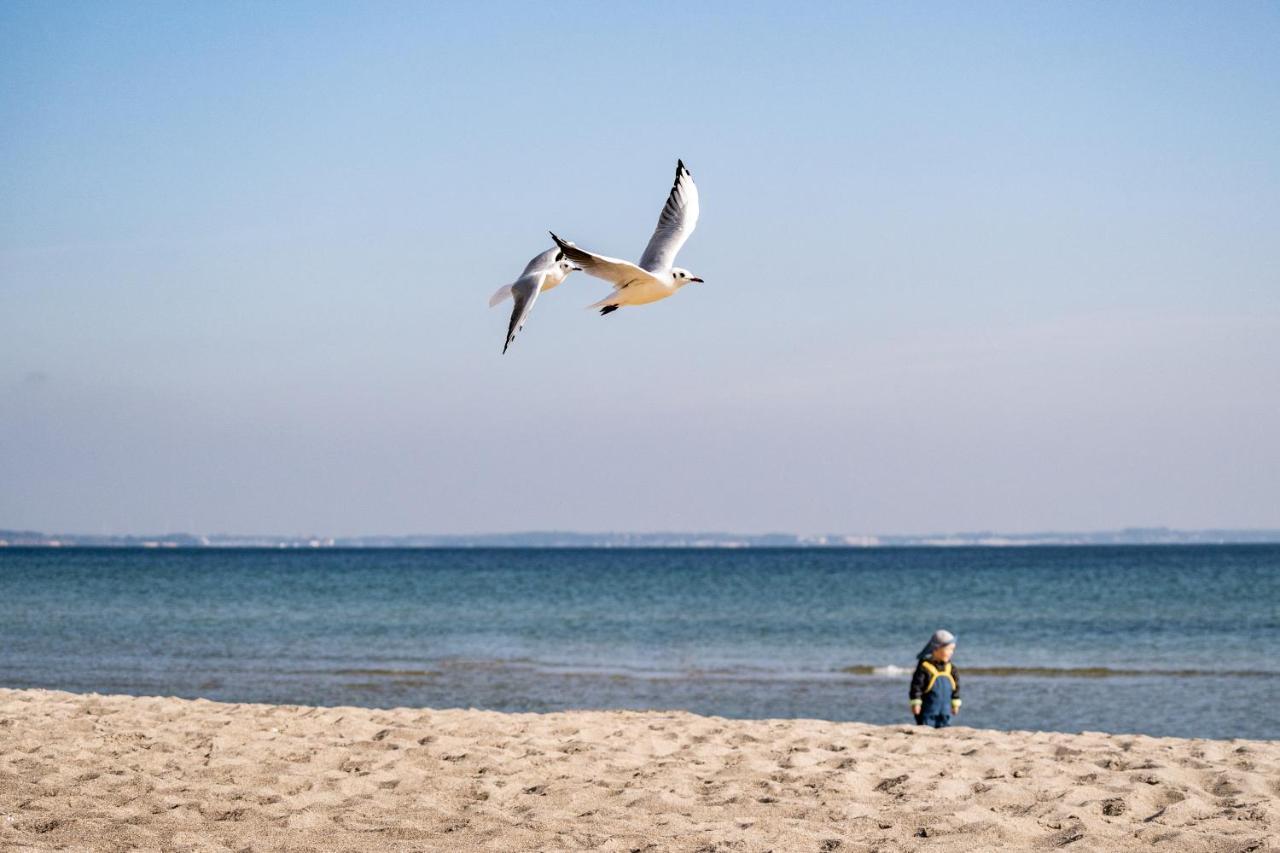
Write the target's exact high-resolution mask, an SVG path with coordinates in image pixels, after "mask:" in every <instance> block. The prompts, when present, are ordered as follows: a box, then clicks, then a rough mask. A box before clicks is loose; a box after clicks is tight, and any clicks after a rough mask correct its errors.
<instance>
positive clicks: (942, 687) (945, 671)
mask: <svg viewBox="0 0 1280 853" xmlns="http://www.w3.org/2000/svg"><path fill="white" fill-rule="evenodd" d="M955 651H956V637H955V634H952V633H951V632H950V631H935V632H934V634H933V637H931V638H930V639H929V644H928V645H926V646H925V647H924V649H922V650H921V652H920V654H918V655H916V660H917V661H919V663H917V664H916V672H915V675H913V676H911V694H910V695H911V713H912V714H914V715H915V718H916V725H917V726H933V727H934V728H935V729H940V728H943V727H945V726H949V725H951V715H952V714H959V713H960V673H959V672H957V671H956V668H955V667H954V666H952V665H951V656H952V655H953V654H955Z"/></svg>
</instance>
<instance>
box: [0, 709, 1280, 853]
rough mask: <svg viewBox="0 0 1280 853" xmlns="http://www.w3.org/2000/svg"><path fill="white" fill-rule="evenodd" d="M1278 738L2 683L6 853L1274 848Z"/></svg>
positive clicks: (1, 833)
mask: <svg viewBox="0 0 1280 853" xmlns="http://www.w3.org/2000/svg"><path fill="white" fill-rule="evenodd" d="M1278 801H1280V743H1277V742H1274V741H1211V740H1182V739H1174V738H1149V737H1141V736H1131V735H1108V734H1101V733H1085V734H1043V733H1030V732H997V731H986V730H979V729H967V728H954V729H951V730H949V731H934V730H927V729H917V728H915V727H910V726H902V727H896V726H869V725H861V724H856V723H829V722H823V721H818V720H758V721H740V720H726V719H721V718H714V717H699V716H695V715H692V714H687V713H678V712H676V713H664V712H651V713H637V712H614V711H593V712H569V713H557V714H542V715H535V714H500V713H493V712H484V711H473V710H466V711H463V710H448V711H433V710H420V709H411V708H398V709H393V710H371V709H366V708H312V707H299V706H275V705H238V704H221V703H215V702H208V701H203V700H197V701H190V700H182V699H172V698H137V697H129V696H99V695H78V694H71V693H62V692H54V691H46V690H0V848H3V849H12V850H26V849H31V850H47V849H68V850H133V849H148V850H235V851H244V850H273V849H291V850H588V849H589V850H620V851H634V850H643V851H660V850H682V851H711V850H745V851H757V850H760V851H763V850H777V851H832V850H867V851H870V850H884V851H890V850H930V849H939V850H941V849H946V850H951V851H956V850H992V849H1011V850H1036V849H1054V848H1059V847H1070V848H1071V849H1074V850H1139V849H1144V850H1145V849H1148V848H1150V847H1153V846H1154V847H1156V848H1157V849H1168V850H1180V851H1182V850H1212V851H1258V850H1268V849H1274V841H1273V839H1274V838H1275V837H1276V835H1277V834H1278V832H1280V826H1278V821H1277V804H1278Z"/></svg>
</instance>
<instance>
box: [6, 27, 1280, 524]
mask: <svg viewBox="0 0 1280 853" xmlns="http://www.w3.org/2000/svg"><path fill="white" fill-rule="evenodd" d="M588 10H589V14H585V13H586V12H587V11H588ZM1278 42H1280V7H1276V6H1274V5H1263V4H1228V5H1220V6H1207V5H1195V4H1170V5H1165V6H1160V7H1140V6H1116V5H1112V4H1105V3H1076V4H1070V5H1066V6H1056V7H1054V6H1017V5H992V6H986V7H983V8H975V9H958V8H957V9H952V8H942V7H938V8H889V7H876V6H847V5H844V4H839V5H834V4H833V5H824V4H815V5H806V6H802V7H798V8H785V9H784V8H781V7H777V8H775V7H771V6H768V5H735V6H732V7H729V6H724V7H719V6H712V5H705V6H694V7H688V6H684V5H675V4H654V5H652V6H648V7H645V8H607V9H606V8H597V7H584V6H578V5H574V4H552V5H547V6H541V7H534V6H524V5H518V4H498V5H497V6H494V7H487V10H476V9H470V8H461V7H437V6H416V5H394V4H360V5H344V4H322V5H311V4H298V3H281V4H272V5H269V6H266V5H246V6H239V5H234V4H230V5H210V6H174V7H159V6H155V5H147V4H133V3H118V4H109V5H97V4H89V3H82V4H81V3H65V4H8V5H5V6H4V7H2V8H0V80H3V82H4V85H3V86H0V123H2V125H3V127H4V128H5V132H4V133H3V134H2V135H0V527H6V528H12V529H34V530H43V531H52V532H81V533H88V534H94V533H98V534H128V533H132V532H137V531H146V532H149V533H158V532H176V531H196V532H198V531H212V530H228V531H236V532H238V533H242V534H244V535H255V534H273V533H281V532H282V531H283V532H285V533H287V532H288V531H307V532H315V533H320V534H323V535H332V536H349V535H362V534H369V533H370V531H376V532H377V533H378V534H382V535H400V534H413V533H418V532H421V531H423V530H428V531H438V532H440V533H442V534H444V533H453V534H475V533H480V532H502V531H527V530H570V529H572V530H578V531H583V532H599V531H610V530H617V529H626V530H655V531H657V530H662V531H674V532H692V531H705V530H728V531H736V532H741V533H764V532H771V531H777V530H791V531H801V532H809V531H828V532H848V533H858V532H872V533H874V532H880V531H894V532H896V533H901V534H929V533H936V532H938V531H974V530H978V531H982V530H999V531H1002V532H1007V533H1029V532H1039V531H1045V530H1065V531H1075V530H1107V529H1116V528H1124V527H1160V526H1167V527H1172V528H1181V529H1208V528H1217V529H1225V528H1233V529H1258V528H1263V529H1273V528H1280V241H1277V240H1276V239H1275V231H1276V225H1277V223H1280V52H1277V51H1276V50H1275V45H1276V44H1277V43H1278ZM624 58H626V59H627V60H628V61H623V59H624ZM677 157H679V158H683V159H684V161H685V163H686V164H688V166H689V167H690V169H691V170H692V172H693V175H694V178H695V180H696V181H697V183H698V186H699V188H700V191H701V197H702V218H701V222H700V224H699V226H698V229H697V231H696V233H695V234H694V235H693V237H692V238H691V239H690V240H689V242H688V244H687V246H686V248H685V249H684V250H683V251H682V253H681V255H680V260H679V262H680V264H681V265H682V266H685V267H688V268H689V269H691V270H693V271H694V273H695V274H697V275H700V276H701V277H703V278H705V279H706V282H707V283H706V284H705V285H701V286H696V285H695V286H692V287H689V288H686V289H685V290H684V291H682V292H681V293H679V294H677V295H676V296H675V297H674V298H672V299H669V300H666V301H664V302H661V303H657V304H655V305H651V306H645V307H641V308H635V309H626V310H623V311H620V312H618V313H616V314H615V315H612V316H610V317H607V318H600V317H597V316H595V315H594V314H593V313H590V312H587V311H584V310H583V308H584V306H586V305H587V304H589V303H591V302H594V301H595V300H597V299H599V298H600V297H601V296H603V295H604V293H605V292H607V289H608V287H607V285H605V284H604V283H603V282H600V281H598V280H595V279H591V278H588V277H586V276H584V275H582V274H575V275H574V276H573V277H571V278H569V280H568V281H566V282H565V283H564V284H563V285H561V286H560V287H559V288H558V289H557V290H555V291H553V292H552V293H549V294H545V295H544V296H543V297H542V298H541V299H540V300H539V301H538V304H537V307H536V308H535V310H534V312H533V316H532V319H531V321H530V323H529V325H528V327H527V328H526V329H525V331H524V332H523V333H522V334H521V336H520V337H519V338H518V339H517V340H516V342H515V344H514V345H513V346H512V348H511V350H510V351H509V352H508V353H507V355H505V356H502V355H500V351H501V348H502V338H503V333H504V332H505V328H506V319H507V318H506V316H505V313H504V309H493V310H489V309H488V308H487V307H486V301H487V299H488V296H489V294H490V293H492V291H493V290H494V288H496V287H497V286H498V285H500V284H503V283H505V282H509V281H511V280H512V279H513V278H514V277H515V276H516V274H518V273H519V271H520V269H521V268H522V266H523V265H524V263H525V262H526V261H527V260H528V259H529V258H530V257H531V256H532V255H534V254H535V253H537V252H539V251H541V250H542V249H544V248H547V247H548V246H549V242H548V238H547V235H546V232H547V230H548V229H554V230H555V231H556V233H558V234H560V235H561V236H563V237H565V238H567V239H571V240H574V241H576V242H577V243H579V244H580V245H583V246H586V247H588V248H591V249H594V250H597V251H599V252H602V253H604V254H608V255H614V256H619V257H628V258H632V259H634V258H636V257H638V255H639V253H640V251H641V249H642V248H643V246H644V243H645V241H646V240H647V238H648V235H649V233H650V231H651V229H652V228H653V224H654V222H655V220H656V218H657V214H658V211H659V208H660V207H661V204H662V201H663V198H664V196H665V193H666V191H667V189H668V187H669V186H670V181H671V174H672V170H673V168H674V165H675V161H676V158H677ZM370 535H372V534H370Z"/></svg>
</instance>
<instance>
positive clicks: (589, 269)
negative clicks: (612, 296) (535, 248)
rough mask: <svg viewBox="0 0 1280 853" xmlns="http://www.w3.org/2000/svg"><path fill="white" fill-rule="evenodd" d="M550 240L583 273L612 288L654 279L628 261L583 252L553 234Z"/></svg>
mask: <svg viewBox="0 0 1280 853" xmlns="http://www.w3.org/2000/svg"><path fill="white" fill-rule="evenodd" d="M551 239H552V240H555V241H556V245H557V246H559V247H560V250H561V251H562V252H564V255H565V257H566V258H568V259H569V260H571V261H573V262H574V263H575V264H577V265H578V266H580V267H582V269H583V271H585V272H586V273H587V274H589V275H593V276H595V277H596V278H602V279H604V280H605V281H607V282H610V283H611V284H612V285H613V286H614V287H618V288H622V287H626V286H627V285H629V284H633V283H634V282H637V281H646V280H648V279H652V278H653V277H654V276H653V275H652V274H651V273H649V272H647V271H646V270H642V269H640V267H638V266H636V265H635V264H633V263H631V262H630V261H620V260H618V259H617V258H606V257H605V256H604V255H597V254H595V253H594V252H587V251H583V250H582V249H579V248H578V247H577V246H575V245H573V244H572V243H570V242H568V241H566V240H561V239H560V238H559V237H557V236H556V235H555V234H554V233H552V234H551Z"/></svg>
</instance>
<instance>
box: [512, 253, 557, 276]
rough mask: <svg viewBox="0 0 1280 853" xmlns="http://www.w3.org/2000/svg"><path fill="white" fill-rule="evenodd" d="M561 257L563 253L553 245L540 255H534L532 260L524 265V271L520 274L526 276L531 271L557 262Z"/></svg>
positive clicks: (538, 270)
mask: <svg viewBox="0 0 1280 853" xmlns="http://www.w3.org/2000/svg"><path fill="white" fill-rule="evenodd" d="M561 257H563V253H562V252H561V251H560V250H559V249H556V248H554V247H553V248H550V249H547V250H546V251H545V252H543V253H542V254H540V255H534V257H533V260H531V261H529V263H527V264H525V265H524V272H522V273H520V275H521V276H526V275H528V274H529V273H531V272H542V271H543V270H545V269H546V268H547V267H549V266H551V265H552V264H556V263H559V261H560V259H561Z"/></svg>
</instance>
